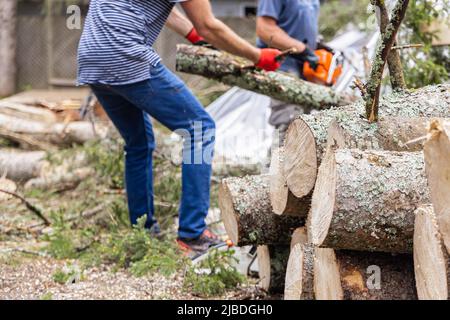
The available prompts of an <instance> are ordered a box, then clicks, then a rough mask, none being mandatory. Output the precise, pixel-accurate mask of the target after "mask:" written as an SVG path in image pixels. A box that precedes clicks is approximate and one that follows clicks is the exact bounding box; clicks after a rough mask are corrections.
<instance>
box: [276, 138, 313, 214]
mask: <svg viewBox="0 0 450 320" xmlns="http://www.w3.org/2000/svg"><path fill="white" fill-rule="evenodd" d="M283 161H284V148H283V147H281V148H279V149H276V150H272V159H271V162H270V170H269V172H270V202H271V204H272V209H273V212H274V213H275V214H277V215H289V216H297V217H302V218H305V217H306V216H307V215H308V212H309V210H310V208H311V197H310V196H306V197H303V198H297V197H296V196H294V194H293V193H292V192H291V191H289V188H288V186H287V183H286V178H285V175H284V172H283Z"/></svg>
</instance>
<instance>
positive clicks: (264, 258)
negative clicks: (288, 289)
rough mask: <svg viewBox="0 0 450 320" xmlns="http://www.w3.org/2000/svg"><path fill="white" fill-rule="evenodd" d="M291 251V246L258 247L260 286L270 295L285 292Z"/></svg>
mask: <svg viewBox="0 0 450 320" xmlns="http://www.w3.org/2000/svg"><path fill="white" fill-rule="evenodd" d="M289 251H290V248H289V246H272V245H270V246H268V245H264V246H258V248H257V256H258V266H259V278H260V283H259V286H260V287H261V289H263V290H264V291H267V292H270V293H282V292H283V290H284V281H285V274H286V267H287V263H288V259H289Z"/></svg>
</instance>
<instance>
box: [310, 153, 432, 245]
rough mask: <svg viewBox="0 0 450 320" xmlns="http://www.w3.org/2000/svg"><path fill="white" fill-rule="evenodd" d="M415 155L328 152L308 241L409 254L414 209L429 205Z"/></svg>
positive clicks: (420, 158) (421, 161)
mask: <svg viewBox="0 0 450 320" xmlns="http://www.w3.org/2000/svg"><path fill="white" fill-rule="evenodd" d="M424 167H425V164H424V159H423V154H422V153H421V152H415V153H414V152H394V151H360V150H355V149H352V150H349V149H338V150H333V148H330V149H329V150H328V151H327V154H326V156H325V158H324V161H323V163H322V165H321V167H320V169H319V175H318V178H317V184H316V187H315V189H314V194H313V200H312V209H311V226H310V232H311V234H310V236H311V242H312V243H313V244H315V245H318V246H321V247H327V248H333V249H349V250H360V251H384V252H396V253H410V252H412V242H413V232H414V211H415V210H416V209H417V208H418V207H419V206H420V205H422V204H425V203H430V196H429V190H428V185H427V179H426V175H425V168H424Z"/></svg>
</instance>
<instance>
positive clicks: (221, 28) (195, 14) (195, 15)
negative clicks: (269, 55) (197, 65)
mask: <svg viewBox="0 0 450 320" xmlns="http://www.w3.org/2000/svg"><path fill="white" fill-rule="evenodd" d="M181 6H182V7H183V9H184V11H185V12H186V15H187V16H188V18H189V20H191V21H192V23H193V24H194V26H195V29H197V31H198V33H199V34H200V35H201V36H202V37H204V38H205V39H206V41H208V43H211V44H212V45H213V46H214V47H216V48H219V49H222V50H225V51H228V52H230V53H232V54H235V55H238V56H242V57H245V58H247V59H249V60H251V61H253V62H254V63H258V62H260V58H261V49H258V48H256V47H254V46H252V45H251V44H250V43H248V42H247V41H245V40H244V39H242V38H241V37H239V36H238V35H237V34H236V33H234V32H233V31H232V30H231V29H230V28H229V27H227V26H226V25H225V24H224V23H223V22H221V21H220V20H218V19H216V17H214V14H213V12H212V9H211V4H210V3H209V0H189V1H185V2H182V3H181Z"/></svg>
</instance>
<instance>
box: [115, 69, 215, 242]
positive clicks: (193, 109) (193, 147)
mask: <svg viewBox="0 0 450 320" xmlns="http://www.w3.org/2000/svg"><path fill="white" fill-rule="evenodd" d="M151 73H152V75H151V79H150V80H148V81H143V82H140V83H139V84H136V86H135V87H134V91H133V94H127V93H126V92H125V90H122V88H121V87H115V88H117V90H118V91H120V92H122V91H123V92H124V93H123V95H124V96H126V97H127V99H128V100H130V101H131V102H132V103H133V104H134V105H136V106H137V107H139V108H141V109H142V110H144V111H145V112H147V113H149V114H150V115H151V116H152V117H154V118H155V119H157V120H158V121H159V122H161V123H162V124H163V125H165V126H166V127H168V128H169V129H170V130H172V131H176V132H177V133H179V134H181V135H182V136H183V137H184V138H185V141H184V148H183V166H182V174H183V177H182V199H181V204H180V227H179V237H180V238H188V239H194V238H198V237H199V236H201V235H202V234H203V232H204V231H205V229H206V224H205V218H206V215H207V214H208V209H209V199H210V183H211V171H212V170H211V164H212V153H213V146H214V138H215V124H214V121H213V120H212V118H211V117H210V116H209V115H208V113H207V112H206V111H205V110H204V108H203V106H202V105H201V104H200V102H199V101H198V100H197V99H196V98H195V97H194V96H193V95H192V93H191V92H190V91H189V89H188V88H187V87H186V86H185V84H184V83H183V82H182V81H181V80H180V79H179V78H178V77H176V76H175V75H174V74H172V73H171V72H170V71H169V70H167V69H166V68H165V67H164V66H163V65H162V64H160V65H158V66H157V67H154V68H152V71H151Z"/></svg>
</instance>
